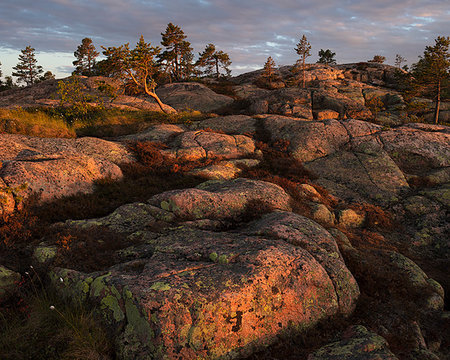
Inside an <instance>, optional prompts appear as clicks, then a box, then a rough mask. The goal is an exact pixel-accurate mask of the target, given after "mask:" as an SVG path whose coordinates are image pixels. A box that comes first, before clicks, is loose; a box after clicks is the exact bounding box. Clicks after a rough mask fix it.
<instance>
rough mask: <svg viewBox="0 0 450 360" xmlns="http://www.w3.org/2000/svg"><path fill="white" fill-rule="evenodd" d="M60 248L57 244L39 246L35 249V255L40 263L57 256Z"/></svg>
mask: <svg viewBox="0 0 450 360" xmlns="http://www.w3.org/2000/svg"><path fill="white" fill-rule="evenodd" d="M57 251H58V249H57V247H56V246H38V247H37V248H36V249H34V252H33V257H34V258H35V259H36V261H37V262H38V263H40V264H44V263H46V262H47V261H49V260H51V259H53V258H54V257H55V256H56V253H57Z"/></svg>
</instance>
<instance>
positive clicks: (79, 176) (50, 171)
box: [0, 155, 122, 201]
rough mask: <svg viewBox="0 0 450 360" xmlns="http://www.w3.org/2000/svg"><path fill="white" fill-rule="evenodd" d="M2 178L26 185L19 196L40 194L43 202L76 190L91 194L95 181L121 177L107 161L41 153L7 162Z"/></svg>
mask: <svg viewBox="0 0 450 360" xmlns="http://www.w3.org/2000/svg"><path fill="white" fill-rule="evenodd" d="M0 177H1V178H2V179H3V181H4V183H5V184H7V185H8V186H9V187H10V188H19V187H21V186H22V185H24V184H25V185H26V188H25V189H24V190H23V191H22V192H19V191H16V192H17V193H18V195H21V196H24V195H25V197H28V196H29V195H31V194H32V193H38V194H40V200H41V201H49V200H53V199H56V198H59V197H62V196H69V195H75V194H77V193H80V192H81V193H91V192H93V190H94V182H95V181H96V180H100V179H103V178H105V177H108V178H111V179H113V180H119V179H120V178H122V171H121V170H120V168H119V167H118V166H117V165H115V164H114V163H111V162H109V161H107V160H99V159H94V158H90V157H87V156H82V155H80V156H66V157H63V156H56V155H55V156H44V157H43V156H39V157H35V158H33V157H29V158H27V159H26V160H15V161H10V162H7V163H5V164H4V165H3V167H2V168H1V169H0Z"/></svg>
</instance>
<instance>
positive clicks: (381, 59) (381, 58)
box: [367, 55, 386, 64]
mask: <svg viewBox="0 0 450 360" xmlns="http://www.w3.org/2000/svg"><path fill="white" fill-rule="evenodd" d="M385 61H386V57H384V56H382V55H375V56H374V57H373V59H372V60H367V62H370V63H377V64H382V63H384V62H385Z"/></svg>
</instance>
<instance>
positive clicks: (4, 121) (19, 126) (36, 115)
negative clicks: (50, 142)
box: [0, 108, 76, 138]
mask: <svg viewBox="0 0 450 360" xmlns="http://www.w3.org/2000/svg"><path fill="white" fill-rule="evenodd" d="M0 133H8V134H22V135H28V136H37V137H62V138H73V137H75V136H76V132H75V129H73V128H71V127H70V126H69V125H68V124H67V123H65V122H64V121H61V119H58V118H56V117H53V116H51V115H49V114H47V113H46V112H44V111H41V110H38V109H34V110H24V109H20V108H19V109H0Z"/></svg>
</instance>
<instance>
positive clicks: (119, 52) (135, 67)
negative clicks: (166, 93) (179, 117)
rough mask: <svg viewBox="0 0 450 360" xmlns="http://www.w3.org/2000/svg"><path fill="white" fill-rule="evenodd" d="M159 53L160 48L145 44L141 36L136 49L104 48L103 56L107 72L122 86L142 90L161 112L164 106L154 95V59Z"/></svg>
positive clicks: (126, 47) (156, 72) (122, 47)
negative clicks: (106, 63)
mask: <svg viewBox="0 0 450 360" xmlns="http://www.w3.org/2000/svg"><path fill="white" fill-rule="evenodd" d="M160 52H161V48H160V47H154V46H152V45H151V44H150V43H146V42H145V40H144V37H143V36H142V35H141V37H140V39H139V41H138V43H137V44H136V47H135V48H134V49H133V50H130V47H129V44H128V43H127V44H124V45H121V46H119V47H109V48H104V51H103V55H105V56H106V57H107V59H106V60H107V62H108V70H109V71H110V73H111V74H112V76H114V77H115V78H116V79H119V80H121V81H122V82H123V85H127V86H132V87H134V88H137V89H140V90H143V91H144V92H145V93H146V94H147V95H149V96H151V97H152V98H153V99H155V100H156V102H157V103H158V105H159V107H160V108H161V110H162V111H165V109H164V104H163V103H162V102H161V100H160V99H159V97H158V96H157V95H156V94H155V88H156V85H157V83H156V80H155V79H156V77H157V75H158V64H157V63H156V61H155V57H156V56H157V55H158V54H159V53H160Z"/></svg>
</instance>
